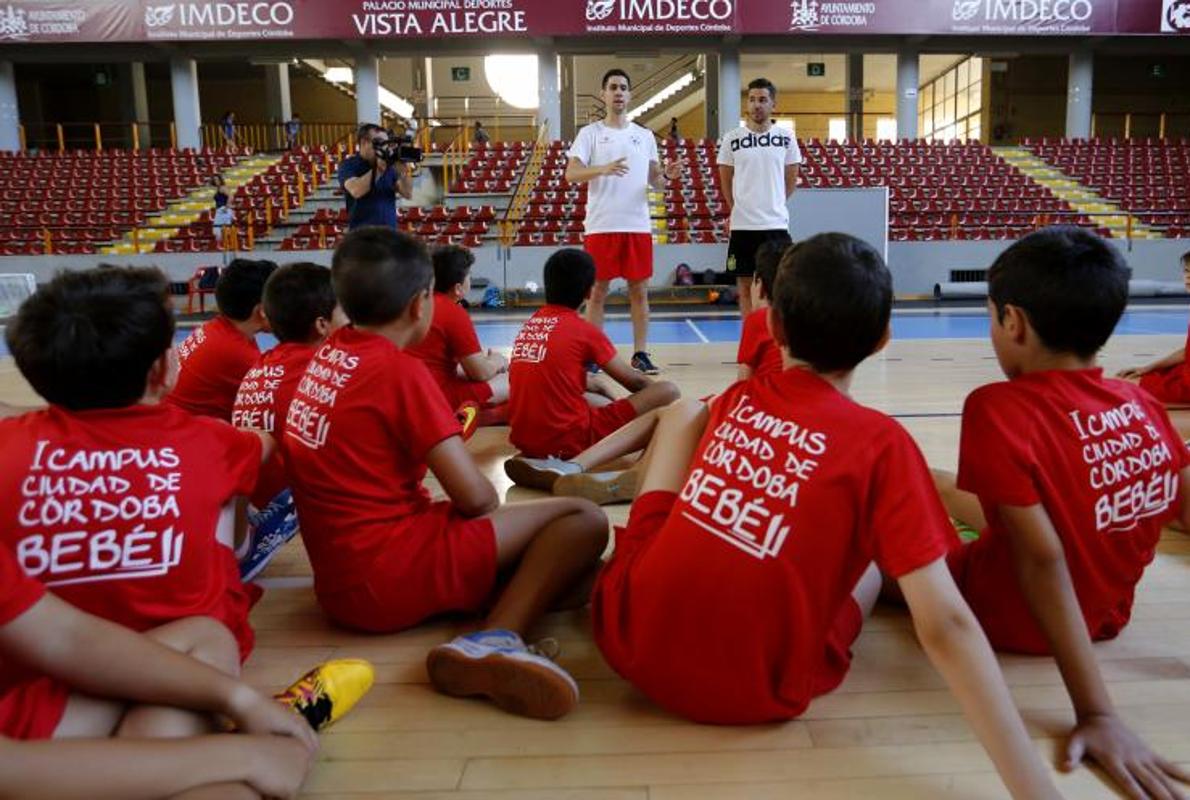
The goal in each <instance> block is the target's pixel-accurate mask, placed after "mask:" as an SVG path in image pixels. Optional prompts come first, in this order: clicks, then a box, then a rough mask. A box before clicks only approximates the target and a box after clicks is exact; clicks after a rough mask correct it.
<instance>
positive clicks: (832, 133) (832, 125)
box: [827, 117, 847, 142]
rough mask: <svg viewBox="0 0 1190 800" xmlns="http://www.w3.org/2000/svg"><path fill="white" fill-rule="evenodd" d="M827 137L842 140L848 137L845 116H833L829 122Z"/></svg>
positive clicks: (837, 140)
mask: <svg viewBox="0 0 1190 800" xmlns="http://www.w3.org/2000/svg"><path fill="white" fill-rule="evenodd" d="M827 138H829V139H833V140H834V141H836V142H841V141H843V140H844V139H846V138H847V120H846V119H844V118H843V117H832V118H831V119H830V122H828V123H827Z"/></svg>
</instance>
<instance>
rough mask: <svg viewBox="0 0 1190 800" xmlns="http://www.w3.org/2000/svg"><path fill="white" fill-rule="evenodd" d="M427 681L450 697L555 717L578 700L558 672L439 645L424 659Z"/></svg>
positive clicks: (496, 655)
mask: <svg viewBox="0 0 1190 800" xmlns="http://www.w3.org/2000/svg"><path fill="white" fill-rule="evenodd" d="M426 670H427V671H428V672H429V674H430V683H431V684H433V686H434V688H435V689H437V690H438V691H440V692H442V693H443V694H446V695H450V696H451V697H487V698H488V699H490V700H491V701H492V702H493V703H495V704H496V705H497V706H499V707H500V708H502V709H503V710H505V711H507V712H509V713H510V714H517V715H519V716H522V717H530V718H532V719H558V718H559V717H564V716H566V715H567V714H569V713H570V712H571V711H572V710H573V709H574V707H575V705H576V704H577V703H578V698H577V697H576V696H575V693H574V689H573V688H572V687H571V686H570V684H569V683H568V682H567V681H566V679H565V678H563V677H562V676H560V675H558V674H557V673H555V672H553V671H551V670H549V669H547V668H545V667H543V666H540V665H538V664H534V663H532V662H527V661H520V660H518V659H514V658H509V657H508V656H505V655H501V654H499V653H493V654H491V655H487V656H484V657H483V658H470V657H468V656H466V655H464V654H462V653H460V652H459V651H457V650H453V649H451V648H448V647H439V648H435V649H434V650H431V651H430V655H429V656H428V657H427V658H426Z"/></svg>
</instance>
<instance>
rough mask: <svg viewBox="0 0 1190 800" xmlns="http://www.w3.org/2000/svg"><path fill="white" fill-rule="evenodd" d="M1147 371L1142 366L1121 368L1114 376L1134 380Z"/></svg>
mask: <svg viewBox="0 0 1190 800" xmlns="http://www.w3.org/2000/svg"><path fill="white" fill-rule="evenodd" d="M1147 371H1148V370H1146V369H1145V368H1144V367H1129V368H1128V369H1122V370H1120V371H1119V372H1117V373H1116V377H1117V378H1121V379H1123V380H1126V381H1134V380H1136V379H1137V378H1139V377H1140V376H1141V375H1144V374H1145V372H1147Z"/></svg>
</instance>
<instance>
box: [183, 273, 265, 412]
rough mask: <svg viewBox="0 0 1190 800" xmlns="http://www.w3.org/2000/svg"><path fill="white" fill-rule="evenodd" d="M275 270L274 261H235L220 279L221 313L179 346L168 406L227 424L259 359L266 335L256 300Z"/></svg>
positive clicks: (217, 298)
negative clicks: (260, 340) (260, 338)
mask: <svg viewBox="0 0 1190 800" xmlns="http://www.w3.org/2000/svg"><path fill="white" fill-rule="evenodd" d="M276 268H277V265H276V264H274V263H273V262H272V261H252V260H249V259H246V258H237V259H235V260H233V261H232V262H231V263H230V264H228V265H227V267H226V269H224V270H223V272H221V273H220V274H219V282H218V283H217V284H215V303H216V305H218V306H219V313H218V315H216V316H215V318H214V319H211V320H209V321H208V322H206V323H204V324H203V325H202V326H201V327H199V328H195V329H194V331H193V332H191V334H190V335H189V336H187V337H186V340H185V341H184V342H182V344H181V345H179V347H178V365H179V369H178V377H177V385H176V386H174V388H173V391H171V392H170V393H169V395H168V396H167V397H166V402H168V403H171V404H173V405H175V406H177V407H178V408H180V409H182V410H184V411H188V412H190V413H191V414H200V415H202V416H206V417H215V418H216V419H221V420H223V421H225V422H230V421H231V409H232V406H233V405H234V404H235V399H236V392H237V391H239V388H240V381H241V380H243V378H244V373H246V372H247V371H248V370H249V369H251V368H252V365H253V364H255V363H256V359H257V358H259V357H260V348H259V347H257V345H256V334H258V333H260V332H261V331H267V330H268V325H269V323H268V320H267V319H266V318H265V316H264V311H263V310H262V308H261V304H260V297H261V294H262V293H263V292H264V283H265V281H266V280H268V277H269V275H271V274H272V273H273V270H275V269H276Z"/></svg>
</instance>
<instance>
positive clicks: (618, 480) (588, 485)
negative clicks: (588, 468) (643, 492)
mask: <svg viewBox="0 0 1190 800" xmlns="http://www.w3.org/2000/svg"><path fill="white" fill-rule="evenodd" d="M554 494H558V495H563V496H565V497H582V498H584V499H586V500H590V501H591V502H592V503H594V504H595V505H597V506H609V505H613V504H615V503H630V502H632V499H633V498H634V497H636V472H635V471H634V470H626V471H624V472H621V473H619V474H616V475H614V476H612V477H601V476H600V474H599V473H586V472H583V473H579V474H578V475H563V476H562V477H560V478H558V480H557V481H555V482H554Z"/></svg>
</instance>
